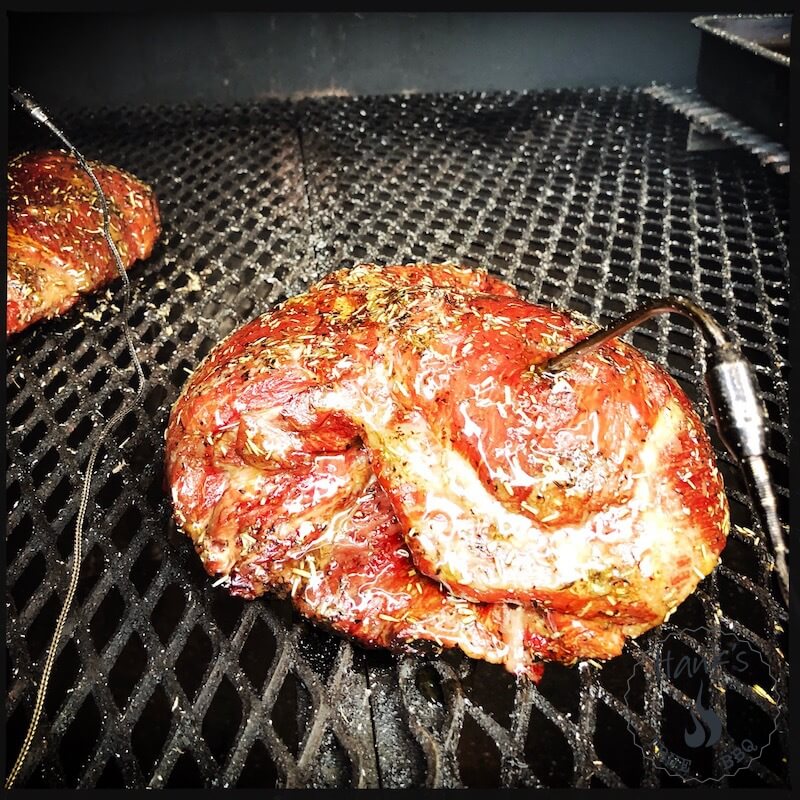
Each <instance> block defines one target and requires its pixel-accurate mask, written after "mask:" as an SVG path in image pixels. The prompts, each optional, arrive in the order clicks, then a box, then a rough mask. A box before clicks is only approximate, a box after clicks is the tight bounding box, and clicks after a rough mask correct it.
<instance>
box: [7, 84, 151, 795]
mask: <svg viewBox="0 0 800 800" xmlns="http://www.w3.org/2000/svg"><path fill="white" fill-rule="evenodd" d="M11 96H12V97H13V98H14V100H15V101H16V103H18V104H19V105H20V106H21V107H22V108H24V109H25V111H27V112H28V114H30V115H31V116H32V117H33V119H34V120H36V122H38V123H40V124H41V125H44V126H45V127H46V128H48V129H49V130H50V131H51V132H52V133H53V134H55V136H56V137H57V138H59V139H60V140H61V141H62V142H63V143H64V144H65V145H66V146H67V147H68V148H69V150H70V152H71V153H72V154H73V155H74V156H75V158H76V159H77V161H78V163H79V164H80V166H81V168H82V169H83V171H84V172H86V174H87V175H88V176H89V178H90V179H91V181H92V184H93V186H94V189H95V193H96V194H97V208H98V210H99V211H100V213H101V215H102V218H103V224H102V228H101V230H100V231H99V232H100V233H102V236H103V238H104V239H105V241H106V244H107V245H108V249H109V251H110V252H111V255H112V256H113V258H114V263H115V264H116V267H117V272H118V273H119V275H120V277H121V278H122V284H123V302H122V309H121V311H120V317H119V321H120V326H121V327H122V330H123V333H124V334H125V341H126V343H127V345H128V352H129V353H130V355H131V361H132V362H133V366H134V368H135V370H136V391H135V393H134V395H133V396H132V397H130V398H129V399H127V400H126V401H125V402H124V403H123V404H122V405H121V406H120V407H119V408H118V409H117V410H116V411H115V412H114V414H113V415H112V416H111V417H110V418H109V420H108V421H107V422H106V424H105V425H104V426H103V428H102V430H101V431H100V434H99V435H98V437H97V440H96V441H95V443H94V445H93V447H92V449H91V452H90V454H89V460H88V462H87V465H86V472H85V473H84V479H83V490H82V492H81V500H80V505H79V507H78V516H77V519H76V522H75V539H74V543H73V551H72V552H73V555H72V570H71V572H70V578H69V584H68V587H67V595H66V598H65V600H64V604H63V606H62V607H61V611H60V612H59V615H58V620H57V621H56V629H55V632H54V633H53V638H52V639H51V641H50V647H49V648H48V651H47V658H46V660H45V664H44V668H43V669H42V677H41V680H40V682H39V687H38V689H37V691H36V702H35V704H34V707H33V715H32V717H31V721H30V723H29V725H28V730H27V732H26V734H25V739H24V741H23V742H22V746H21V748H20V751H19V754H18V755H17V760H16V761H15V762H14V766H13V767H12V768H11V772H10V773H9V775H8V777H7V778H6V782H5V786H4V788H5V789H6V790H8V789H11V788H12V787H13V786H14V783H15V782H16V780H17V777H18V776H19V773H20V771H21V770H22V767H23V765H24V764H25V759H26V758H27V757H28V753H29V752H30V749H31V746H32V744H33V739H34V736H35V735H36V729H37V727H38V725H39V720H40V719H41V716H42V710H43V708H44V698H45V694H46V693H47V685H48V683H49V682H50V674H51V672H52V670H53V664H54V662H55V659H56V655H57V654H58V645H59V643H60V641H61V637H62V635H63V633H64V628H65V626H66V623H67V617H68V615H69V611H70V608H71V607H72V601H73V600H74V598H75V592H76V590H77V588H78V577H79V572H80V565H81V545H82V543H83V528H84V522H85V519H86V514H87V511H88V507H89V494H90V489H91V482H92V475H93V473H94V465H95V462H96V461H97V458H98V456H99V454H100V448H101V447H102V446H103V443H104V442H105V440H106V438H107V437H108V434H109V433H110V432H111V431H112V430H113V429H114V428H116V426H117V424H118V423H119V422H120V420H122V418H123V417H124V416H125V415H126V414H127V413H128V412H129V411H130V410H131V409H132V408H133V407H134V406H135V405H136V404H137V403H138V402H139V400H140V399H141V397H142V394H143V392H144V382H145V378H144V372H143V371H142V365H141V362H140V361H139V356H138V354H137V352H136V344H135V343H134V339H133V334H132V333H131V330H130V327H129V326H128V307H129V305H130V294H131V284H130V281H129V280H128V274H127V273H126V272H125V267H124V266H123V265H122V259H121V258H120V255H119V251H118V250H117V246H116V245H115V244H114V240H113V239H112V238H111V228H110V224H111V219H110V216H109V212H108V201H107V200H106V196H105V194H104V193H103V189H102V187H101V186H100V183H99V181H98V180H97V177H96V176H95V174H94V172H93V171H92V168H91V167H90V166H89V164H88V163H87V162H86V159H85V158H84V157H83V155H82V154H81V153H80V151H79V150H78V149H77V148H76V147H75V145H73V144H72V143H71V142H70V141H69V139H67V137H66V136H65V135H64V134H63V133H62V131H61V130H60V129H59V128H58V127H56V125H55V124H54V123H53V122H52V121H51V120H50V117H49V116H48V115H47V113H46V112H45V111H44V109H43V108H42V107H41V106H40V105H38V104H37V103H35V102H34V101H33V100H32V99H31V98H30V97H29V96H28V95H26V94H25V93H24V92H22V90H20V89H11Z"/></svg>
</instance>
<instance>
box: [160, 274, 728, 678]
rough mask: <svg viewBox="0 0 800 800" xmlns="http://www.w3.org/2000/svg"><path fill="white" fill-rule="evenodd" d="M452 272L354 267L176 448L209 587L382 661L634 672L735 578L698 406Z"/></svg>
mask: <svg viewBox="0 0 800 800" xmlns="http://www.w3.org/2000/svg"><path fill="white" fill-rule="evenodd" d="M592 329H593V328H592V326H591V323H587V322H584V321H581V320H578V319H575V318H574V317H571V316H570V315H568V314H566V313H563V312H558V311H554V310H552V309H549V308H545V307H542V306H536V305H532V304H530V303H527V302H525V301H524V300H522V299H521V298H520V297H519V296H518V295H517V293H516V291H515V290H514V289H513V288H512V287H510V286H508V285H507V284H504V283H503V282H501V281H499V280H497V279H494V278H492V277H490V276H489V275H487V274H486V273H485V272H482V271H470V270H465V269H459V268H457V267H454V266H450V265H408V266H392V267H384V268H379V267H376V266H373V265H359V266H357V267H355V268H353V269H351V270H340V271H338V272H335V273H333V274H331V275H329V276H328V277H327V278H326V279H324V280H323V281H321V282H319V283H318V284H316V285H315V286H313V287H312V288H311V289H310V290H309V291H308V292H306V293H305V294H302V295H300V296H298V297H295V298H292V299H290V300H288V301H286V302H285V303H284V304H282V305H281V306H280V307H278V308H277V309H276V310H274V311H272V312H270V313H268V314H265V315H263V316H261V317H259V318H257V319H256V320H253V321H252V322H251V323H249V324H248V325H245V326H244V327H242V328H240V329H239V330H238V331H236V332H234V333H233V334H232V335H231V336H230V337H228V339H227V340H225V341H224V342H223V343H221V344H220V345H219V346H218V347H217V348H216V349H215V350H214V351H212V353H211V354H209V356H208V357H207V358H206V360H205V361H204V362H203V364H201V366H200V367H199V368H198V369H197V371H196V372H195V373H194V375H193V376H192V378H191V379H190V380H189V382H188V383H187V385H186V386H185V387H184V390H183V392H182V394H181V396H180V398H179V399H178V401H177V403H176V404H175V406H174V408H173V410H172V414H171V417H170V422H169V426H168V430H167V455H166V476H167V482H168V484H169V486H170V489H171V493H172V499H173V504H174V510H175V518H176V521H177V523H178V525H179V527H181V528H182V529H183V530H184V531H185V532H186V533H187V534H188V535H189V536H190V537H191V538H192V539H193V541H194V543H195V547H196V549H197V551H198V553H199V555H200V557H201V559H202V560H203V563H204V564H205V567H206V569H207V570H208V572H209V573H210V574H212V575H214V576H218V577H220V578H222V579H223V582H224V583H225V584H226V585H227V586H228V589H229V590H230V591H231V592H233V593H235V594H238V595H241V596H244V597H256V596H258V595H260V594H262V593H263V592H265V591H275V592H277V593H279V594H290V595H291V596H292V597H293V600H294V603H295V605H296V606H297V607H298V609H299V610H300V611H301V612H302V613H304V614H306V615H307V616H308V617H310V618H311V619H314V620H316V621H318V622H320V623H322V624H324V625H326V626H328V627H330V628H332V629H334V630H336V631H338V632H340V633H343V634H345V635H347V636H350V637H352V638H354V639H355V640H357V641H359V642H361V643H363V644H366V645H371V646H385V647H391V648H395V649H415V648H417V647H419V643H421V642H430V643H432V644H433V645H434V646H437V647H441V646H445V647H459V648H461V649H462V650H463V651H464V652H466V653H467V654H468V655H470V656H472V657H475V658H484V659H486V660H488V661H492V662H498V663H503V664H504V665H505V666H506V668H508V669H509V670H511V671H512V672H515V673H518V674H527V675H529V676H531V677H534V678H535V677H536V676H537V674H538V670H539V664H540V661H541V660H542V659H552V660H559V661H563V662H567V663H571V662H573V661H575V660H576V659H578V658H586V657H593V658H606V657H610V656H613V655H616V654H618V653H619V652H620V651H621V649H622V646H623V645H624V642H625V640H626V639H627V638H628V637H630V636H636V635H638V634H640V633H642V632H643V631H645V630H648V629H649V628H651V627H653V626H655V625H657V624H659V623H660V622H661V621H663V619H664V618H665V617H666V616H667V615H668V614H669V613H670V612H671V611H672V609H674V608H675V607H676V606H677V605H678V604H679V603H680V602H681V601H682V600H683V599H684V598H685V597H686V596H687V595H688V594H689V593H690V592H691V591H693V590H694V588H695V586H696V585H697V583H698V582H699V581H700V580H701V579H702V577H704V576H705V575H706V574H708V573H709V572H710V571H711V570H712V569H713V567H714V565H715V564H716V562H717V558H718V555H719V552H720V551H721V549H722V547H723V546H724V542H725V537H726V535H727V532H728V525H729V522H728V507H727V502H726V498H725V494H724V491H723V486H722V480H721V477H720V475H719V472H718V471H717V469H716V466H715V464H714V458H713V452H712V449H711V446H710V444H709V441H708V438H707V435H706V433H705V431H704V429H703V427H702V424H701V423H700V421H699V419H698V418H697V416H696V415H695V413H694V411H693V410H692V408H691V406H690V403H689V401H688V399H687V398H686V397H685V395H684V394H683V392H682V391H681V389H680V387H679V386H678V385H677V384H676V383H675V382H674V381H673V380H672V379H671V378H670V377H669V376H668V375H666V373H664V372H663V371H662V370H661V369H660V368H658V367H656V366H655V365H653V364H651V363H650V362H648V361H647V360H646V359H645V358H644V357H643V356H642V355H641V354H640V353H639V352H638V351H636V350H635V349H634V348H632V347H630V346H629V345H627V344H624V343H622V342H619V341H615V342H612V343H609V344H608V345H605V346H604V347H602V348H601V349H600V350H598V351H597V352H595V353H594V354H592V355H589V356H586V357H585V358H583V359H581V360H579V361H577V362H576V363H573V365H570V366H569V367H568V368H567V369H565V370H564V371H563V372H561V373H559V374H558V375H556V376H552V375H548V374H547V373H542V372H540V371H538V370H537V369H536V365H537V364H541V363H542V362H544V361H545V360H546V359H548V358H549V357H550V356H552V355H554V354H556V353H558V352H561V351H562V350H564V349H565V348H566V347H567V346H569V345H570V344H571V343H573V342H576V341H578V340H580V339H582V338H584V337H585V336H586V335H587V334H588V333H589V332H590V331H591V330H592Z"/></svg>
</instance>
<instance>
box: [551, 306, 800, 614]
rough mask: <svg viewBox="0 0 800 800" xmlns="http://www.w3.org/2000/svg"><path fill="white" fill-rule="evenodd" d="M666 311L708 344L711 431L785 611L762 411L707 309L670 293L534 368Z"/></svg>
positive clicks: (561, 361)
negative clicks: (764, 538) (735, 477)
mask: <svg viewBox="0 0 800 800" xmlns="http://www.w3.org/2000/svg"><path fill="white" fill-rule="evenodd" d="M669 312H676V313H678V314H682V315H683V316H684V317H688V318H689V319H690V320H691V321H692V322H693V323H694V324H695V325H696V326H697V327H698V328H699V329H700V330H701V332H702V333H703V336H704V337H705V340H706V342H707V344H708V346H709V348H708V352H707V355H706V374H705V382H706V388H707V390H708V397H709V400H710V401H711V410H712V412H713V414H714V420H715V422H716V424H717V430H718V431H719V435H720V438H721V439H722V441H723V442H724V443H725V446H726V447H727V448H728V450H729V451H730V454H731V455H732V456H733V458H734V460H735V461H736V462H737V463H738V464H739V467H740V468H741V470H742V473H743V475H744V479H745V484H746V485H747V491H748V492H749V494H750V498H751V500H752V501H753V505H754V506H755V509H756V513H757V515H758V519H759V522H760V523H761V528H762V529H763V530H764V531H765V532H766V533H767V534H768V535H769V538H770V540H771V542H772V549H773V553H774V555H775V571H776V572H777V575H778V585H779V586H780V590H781V594H782V595H783V600H784V602H785V603H786V607H787V608H788V607H789V570H788V566H787V559H786V556H787V549H786V545H785V544H784V540H783V529H782V527H781V523H780V520H779V519H778V508H777V503H776V502H775V492H774V490H773V488H772V481H771V480H770V477H769V471H768V470H767V462H766V458H765V451H766V429H765V425H764V418H765V416H766V413H765V411H764V406H763V403H762V401H761V398H760V396H759V393H758V389H757V387H756V381H755V377H754V375H753V371H752V368H751V367H750V364H749V362H748V361H747V359H746V358H745V357H744V356H743V355H742V353H741V352H740V350H739V348H738V347H737V346H736V345H735V344H734V343H733V342H732V341H730V340H729V339H728V337H727V336H726V335H725V333H724V331H723V330H722V328H721V327H720V325H719V324H718V323H717V322H716V320H715V319H714V318H713V317H712V316H711V315H710V314H709V313H708V312H707V311H705V310H704V309H702V308H701V307H700V306H698V305H697V303H694V302H693V301H692V300H689V299H688V298H686V297H677V296H675V295H670V296H669V297H666V298H659V299H657V300H654V301H652V302H651V303H649V304H647V305H645V306H642V307H641V308H637V309H635V310H634V311H631V312H630V313H628V314H626V315H625V316H624V317H622V319H620V320H619V322H617V323H616V324H614V325H611V326H609V327H608V328H603V329H601V330H599V331H596V332H595V333H593V334H591V335H590V336H588V337H587V338H586V339H583V340H581V341H580V342H578V343H577V344H574V345H572V346H571V347H568V348H567V349H566V350H564V351H563V352H561V353H559V354H558V355H557V356H554V357H553V358H551V359H550V360H549V361H545V362H544V363H543V364H537V366H536V369H537V371H538V372H540V373H543V374H545V375H546V374H548V373H549V374H554V373H556V372H559V371H560V370H562V369H563V368H564V367H565V366H567V365H568V364H569V363H570V362H572V361H574V360H575V359H577V358H580V357H581V356H584V355H586V354H587V353H591V352H592V351H593V350H596V349H597V348H598V347H600V345H602V344H605V343H606V342H607V341H608V340H609V339H614V338H616V337H617V336H621V335H622V334H623V333H625V332H626V331H629V330H630V329H631V328H634V327H636V326H637V325H640V324H641V323H642V322H644V321H645V320H647V319H650V317H654V316H656V315H657V314H665V313H669Z"/></svg>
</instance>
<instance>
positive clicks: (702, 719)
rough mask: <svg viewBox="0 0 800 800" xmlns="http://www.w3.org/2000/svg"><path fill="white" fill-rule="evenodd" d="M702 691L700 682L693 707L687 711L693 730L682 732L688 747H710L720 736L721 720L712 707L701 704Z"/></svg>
mask: <svg viewBox="0 0 800 800" xmlns="http://www.w3.org/2000/svg"><path fill="white" fill-rule="evenodd" d="M702 693H703V686H702V684H701V685H700V688H699V689H698V690H697V697H696V698H695V701H694V709H693V710H690V711H689V713H690V714H691V715H692V723H693V725H694V730H692V731H689V730H686V731H684V733H683V740H684V741H685V742H686V744H687V745H688V746H689V747H712V746H713V745H715V744H716V743H717V742H718V741H719V740H720V737H721V736H722V721H721V720H720V718H719V717H718V716H717V715H716V714H715V713H714V711H712V709H710V708H706V707H705V706H704V705H703V701H702V699H701V695H702ZM706 731H707V733H706Z"/></svg>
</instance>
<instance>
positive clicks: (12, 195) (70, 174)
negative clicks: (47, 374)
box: [6, 151, 160, 335]
mask: <svg viewBox="0 0 800 800" xmlns="http://www.w3.org/2000/svg"><path fill="white" fill-rule="evenodd" d="M89 165H90V166H91V167H92V170H93V171H94V173H95V175H96V176H97V180H98V181H99V183H100V186H101V187H102V188H103V192H104V193H105V195H106V198H107V201H108V206H109V215H110V226H109V227H110V231H111V238H112V239H113V240H114V243H115V244H116V246H117V249H118V250H119V253H120V257H121V259H122V263H123V264H124V266H125V267H126V269H127V268H128V267H130V266H131V265H132V264H133V263H134V262H135V261H136V260H137V259H142V258H147V257H148V256H149V255H150V253H151V252H152V250H153V246H154V245H155V242H156V240H157V239H158V236H159V233H160V217H159V212H158V205H157V203H156V199H155V196H154V195H153V192H152V190H151V189H150V188H149V187H148V186H146V185H145V184H144V183H142V182H141V181H140V180H138V179H137V178H135V177H133V175H130V174H129V173H127V172H124V171H123V170H121V169H118V168H117V167H112V166H108V165H105V164H98V163H95V162H89ZM7 230H8V243H7V252H6V255H7V270H8V297H7V301H6V333H7V335H10V334H12V333H17V332H18V331H21V330H23V329H24V328H26V327H28V325H31V324H32V323H34V322H36V321H37V320H40V319H42V318H46V317H52V316H55V315H57V314H63V313H64V312H65V311H67V310H68V309H69V308H71V307H72V306H73V305H75V303H76V302H77V301H78V299H79V298H80V296H81V295H82V294H86V293H88V292H91V291H94V290H95V289H97V288H99V287H101V286H103V285H104V284H106V283H108V282H109V281H111V280H113V279H114V278H115V277H116V276H117V268H116V264H115V262H114V259H113V256H112V255H111V253H110V252H109V249H108V245H107V244H106V241H105V238H104V237H103V215H102V213H101V211H100V206H99V204H98V203H97V199H96V192H95V189H94V185H93V184H92V182H91V179H90V178H89V176H88V175H87V174H86V173H85V172H84V171H83V170H82V169H81V167H80V165H79V164H78V161H77V159H75V157H74V156H71V155H68V154H66V153H63V152H61V151H44V152H35V153H23V154H22V155H19V156H17V157H16V158H14V159H13V160H12V161H11V162H10V163H9V165H8V224H7Z"/></svg>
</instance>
